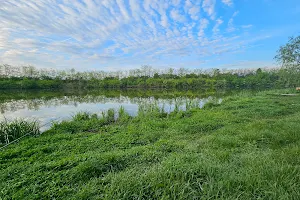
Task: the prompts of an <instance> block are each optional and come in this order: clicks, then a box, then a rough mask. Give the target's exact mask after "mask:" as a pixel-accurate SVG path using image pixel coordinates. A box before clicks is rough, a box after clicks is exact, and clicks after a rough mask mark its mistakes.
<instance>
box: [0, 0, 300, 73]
mask: <svg viewBox="0 0 300 200" xmlns="http://www.w3.org/2000/svg"><path fill="white" fill-rule="evenodd" d="M299 19H300V2H299V0H284V1H283V0H39V1H37V0H0V64H11V65H33V66H35V67H38V68H55V69H70V68H74V69H76V70H79V71H85V70H105V71H115V70H128V69H134V68H139V67H140V66H142V65H150V66H152V67H154V68H158V69H164V68H170V67H172V68H180V67H184V68H188V69H211V68H219V69H237V68H258V67H274V66H276V63H275V61H274V60H273V58H274V56H275V55H276V51H277V49H278V48H279V46H280V45H283V44H285V43H286V42H287V41H288V37H290V36H296V35H299V34H300V20H299Z"/></svg>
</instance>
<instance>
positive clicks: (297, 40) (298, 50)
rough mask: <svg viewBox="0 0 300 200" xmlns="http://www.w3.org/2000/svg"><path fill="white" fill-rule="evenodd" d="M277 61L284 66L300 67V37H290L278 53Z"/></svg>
mask: <svg viewBox="0 0 300 200" xmlns="http://www.w3.org/2000/svg"><path fill="white" fill-rule="evenodd" d="M275 60H276V61H277V62H278V63H280V64H281V65H282V66H289V65H300V36H297V37H290V38H289V41H288V43H287V44H285V45H283V46H281V47H280V48H279V50H278V51H277V55H276V56H275Z"/></svg>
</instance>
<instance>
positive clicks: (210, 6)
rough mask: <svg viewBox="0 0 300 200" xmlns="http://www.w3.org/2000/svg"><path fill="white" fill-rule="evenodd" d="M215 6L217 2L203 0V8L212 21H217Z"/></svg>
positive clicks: (214, 0)
mask: <svg viewBox="0 0 300 200" xmlns="http://www.w3.org/2000/svg"><path fill="white" fill-rule="evenodd" d="M215 4H216V0H203V3H202V8H203V10H204V11H205V12H206V13H207V15H208V16H209V17H210V18H211V19H215V16H216V13H215Z"/></svg>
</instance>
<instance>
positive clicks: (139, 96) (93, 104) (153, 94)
mask: <svg viewBox="0 0 300 200" xmlns="http://www.w3.org/2000/svg"><path fill="white" fill-rule="evenodd" d="M0 92H1V94H0V112H1V114H0V120H13V119H16V118H25V119H36V120H38V121H39V122H40V125H41V126H42V128H41V129H42V131H43V130H46V129H48V128H49V127H50V126H51V122H52V121H61V120H68V119H70V118H71V117H72V115H74V114H76V113H78V112H81V111H86V112H90V113H97V114H100V113H101V112H102V111H106V110H108V109H110V108H113V109H118V108H120V106H123V107H124V108H125V110H126V111H127V112H128V113H129V114H130V115H132V116H134V115H136V114H137V112H138V106H139V105H141V104H150V103H156V104H158V105H159V106H160V107H163V108H164V110H165V111H167V112H170V111H172V110H174V108H175V105H177V106H178V107H179V109H181V110H184V109H185V107H186V103H187V102H189V103H193V104H196V105H198V106H199V107H203V106H204V105H205V103H206V102H208V101H216V102H218V103H220V102H221V100H222V97H223V96H225V95H227V94H228V92H227V93H226V92H213V91H211V92H207V91H174V90H173V91H169V90H123V91H119V90H101V91H87V90H84V91H35V90H31V91H0Z"/></svg>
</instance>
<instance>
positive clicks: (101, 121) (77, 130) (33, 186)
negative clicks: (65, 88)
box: [0, 90, 300, 199]
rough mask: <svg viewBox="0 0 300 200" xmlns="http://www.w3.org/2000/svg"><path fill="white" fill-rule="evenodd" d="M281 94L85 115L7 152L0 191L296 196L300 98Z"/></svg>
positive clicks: (25, 194)
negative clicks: (186, 106) (181, 107)
mask: <svg viewBox="0 0 300 200" xmlns="http://www.w3.org/2000/svg"><path fill="white" fill-rule="evenodd" d="M284 92H291V91H282V90H279V91H271V92H270V91H269V92H260V93H257V94H253V93H249V92H244V93H241V94H239V95H234V96H231V97H228V98H226V99H224V100H223V102H222V104H220V105H219V104H216V103H209V104H207V105H206V106H205V107H204V108H203V109H199V108H195V107H193V106H191V108H190V109H189V110H188V111H186V112H183V111H176V112H173V113H170V114H166V113H164V112H162V111H161V110H159V109H157V107H155V106H153V107H151V108H149V107H148V108H147V107H144V108H140V110H139V115H138V116H137V117H134V118H132V117H129V116H128V115H127V114H126V112H124V110H122V109H120V110H119V111H118V112H115V111H114V112H113V111H109V112H110V114H108V113H106V114H104V115H103V116H104V117H99V116H96V115H90V114H87V113H80V114H78V115H77V116H75V117H74V119H73V120H72V121H69V122H67V121H66V122H63V123H61V124H55V125H54V126H53V127H52V129H51V130H49V131H47V132H45V133H44V134H43V135H42V136H41V137H38V138H34V137H32V138H26V139H24V140H22V141H20V142H19V143H18V144H13V145H11V146H9V147H8V148H6V149H5V150H4V151H1V152H0V197H2V198H3V199H299V198H300V190H299V188H300V165H299V164H300V157H299V155H300V132H299V130H300V95H298V96H280V95H270V94H277V93H284ZM112 116H114V117H112ZM115 116H121V117H118V118H116V117H115Z"/></svg>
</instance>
